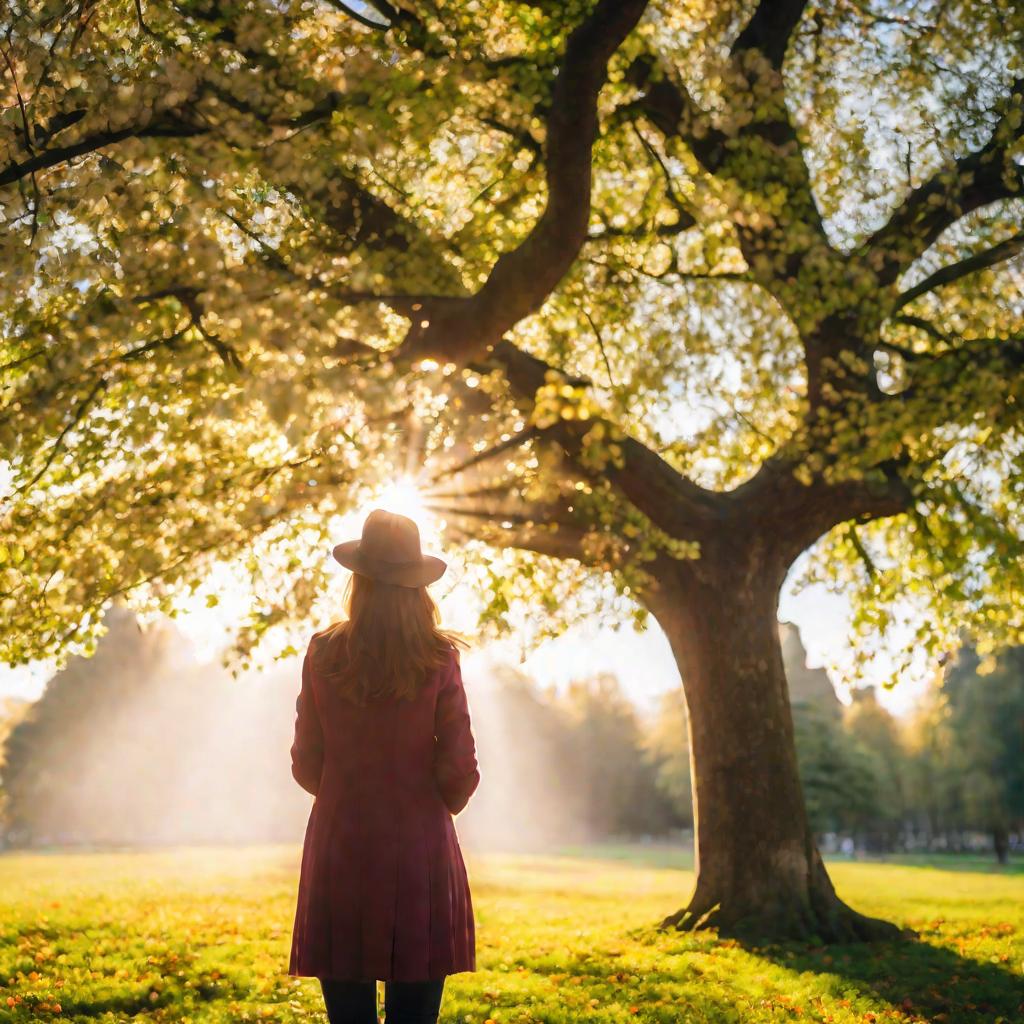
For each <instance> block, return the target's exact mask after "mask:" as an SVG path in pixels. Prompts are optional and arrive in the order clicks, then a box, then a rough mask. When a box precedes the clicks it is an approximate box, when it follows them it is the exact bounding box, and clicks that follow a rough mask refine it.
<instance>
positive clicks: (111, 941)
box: [0, 846, 1024, 1024]
mask: <svg viewBox="0 0 1024 1024" xmlns="http://www.w3.org/2000/svg"><path fill="white" fill-rule="evenodd" d="M634 851H635V853H636V856H635V857H634V858H633V859H630V857H629V850H628V849H627V848H626V847H621V848H618V847H617V848H616V849H615V850H614V855H615V857H616V859H615V860H614V861H608V860H603V859H597V858H595V857H593V856H586V855H585V848H583V847H579V848H577V849H576V850H575V852H574V854H573V855H572V856H538V855H527V854H516V855H512V854H488V855H486V856H480V855H478V856H475V857H470V858H469V860H468V865H469V871H470V876H471V879H472V881H473V886H474V889H473V898H474V906H475V907H476V911H477V936H478V966H479V970H478V971H477V972H476V973H472V974H461V975H455V976H452V977H451V978H449V981H448V987H447V991H446V995H445V1002H444V1006H443V1007H442V1016H441V1022H442V1024H454V1022H456V1021H457V1022H459V1024H484V1022H485V1021H493V1022H495V1024H531V1022H534V1024H539V1022H544V1024H570V1022H575V1021H581V1020H584V1019H585V1020H587V1021H595V1022H598V1024H613V1022H615V1024H618V1022H624V1021H648V1022H657V1024H670V1022H671V1024H677V1022H680V1021H686V1022H715V1024H732V1022H735V1024H740V1022H742V1024H767V1022H775V1021H798V1020H803V1021H821V1022H829V1024H865V1022H869V1021H876V1022H879V1024H881V1022H883V1021H884V1022H901V1024H933V1022H949V1024H973V1022H981V1021H986V1022H993V1021H997V1020H999V1019H1000V1018H1002V1019H1003V1021H1004V1024H1009V1022H1011V1021H1015V1020H1019V1019H1021V1010H1020V1007H1021V1005H1022V1004H1024V975H1022V964H1024V876H1022V875H1019V874H1015V875H999V874H971V873H965V872H956V873H949V872H944V871H936V870H933V869H928V868H916V867H902V866H892V865H881V864H835V865H833V866H832V871H833V876H834V877H835V879H836V883H837V887H838V888H839V890H840V894H841V895H842V896H843V897H844V898H847V899H850V900H852V901H854V902H855V903H856V904H857V905H858V906H860V907H863V908H864V910H865V911H867V912H868V913H873V914H885V915H886V916H888V917H891V918H893V919H895V920H898V921H899V922H900V923H901V924H905V925H909V926H911V927H913V928H915V929H917V930H918V931H919V932H920V934H921V940H920V941H918V942H909V943H897V944H881V945H878V946H871V945H857V946H847V947H828V948H826V947H822V946H815V945H813V944H810V945H789V946H775V947H771V948H769V949H764V950H750V949H746V948H744V947H743V946H742V945H740V944H739V943H737V942H734V941H731V940H719V939H718V938H717V937H716V936H715V935H713V934H709V933H698V934H684V933H674V932H668V933H663V932H657V931H654V930H653V929H652V928H651V927H650V925H651V922H653V921H655V920H656V919H658V918H659V917H660V916H661V914H662V913H663V911H664V909H665V908H666V907H667V906H672V905H674V904H675V903H677V902H679V900H680V897H681V896H683V895H685V893H686V892H687V891H688V889H689V888H690V887H691V885H692V874H691V873H690V872H689V871H688V870H683V869H680V868H672V867H664V866H659V867H654V866H650V864H649V863H648V862H647V859H646V855H645V854H644V851H643V849H642V848H641V849H639V850H637V848H634ZM298 856H299V853H298V848H297V847H292V846H288V847H249V848H209V849H198V848H189V849H172V850H163V851H154V852H140V853H106V854H103V853H100V854H92V853H71V854H21V853H11V854H7V855H5V856H3V857H0V922H2V925H0V1019H2V1020H4V1021H10V1022H12V1024H29V1022H32V1024H35V1022H37V1021H46V1020H73V1021H78V1022H83V1024H85V1022H90V1021H114V1020H123V1019H126V1018H127V1017H131V1018H132V1019H134V1020H136V1021H152V1022H157V1021H161V1022H168V1024H169V1022H172V1021H173V1022H178V1021H182V1020H190V1021H193V1022H196V1024H200V1022H201V1024H214V1022H216V1024H227V1022H229V1021H230V1022H236V1021H246V1020H248V1021H276V1022H280V1024H292V1022H295V1024H297V1022H299V1021H316V1022H318V1024H322V1022H323V1021H324V1020H325V1017H324V1015H323V1011H322V1002H321V999H320V995H319V989H318V986H317V984H316V982H315V981H313V980H311V979H303V980H299V979H293V978H289V977H287V976H286V975H285V974H284V973H283V972H284V968H285V964H286V953H287V944H288V941H289V937H290V932H289V928H290V925H291V914H292V912H293V909H294V895H295V884H296V869H297V866H298ZM657 860H658V863H659V864H661V865H664V864H665V863H668V862H669V861H666V859H665V858H662V857H659V858H658V859H657ZM680 862H682V858H680ZM58 1006H59V1009H57V1008H56V1007H58Z"/></svg>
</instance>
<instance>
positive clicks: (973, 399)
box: [0, 0, 1024, 663]
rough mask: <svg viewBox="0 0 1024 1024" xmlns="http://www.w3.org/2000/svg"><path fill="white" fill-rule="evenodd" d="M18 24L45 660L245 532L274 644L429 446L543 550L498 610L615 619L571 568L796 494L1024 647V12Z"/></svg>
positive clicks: (121, 6)
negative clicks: (330, 554)
mask: <svg viewBox="0 0 1024 1024" xmlns="http://www.w3.org/2000/svg"><path fill="white" fill-rule="evenodd" d="M5 22H6V23H5V24H4V33H3V35H4V41H3V46H2V56H3V62H2V65H0V66H2V68H3V69H4V79H3V83H4V84H3V108H4V109H3V117H2V119H0V188H2V191H0V216H2V218H3V224H4V232H3V235H2V242H0V245H2V259H3V265H4V268H5V273H4V276H3V280H2V282H0V321H2V324H3V338H4V340H3V346H2V355H0V368H2V369H0V372H2V378H0V380H2V388H3V408H2V411H0V459H2V460H3V462H2V472H3V475H4V478H5V484H6V486H5V492H6V494H5V497H4V498H3V501H2V504H0V523H2V530H0V533H2V536H3V542H2V545H0V602H2V603H0V607H2V612H3V622H4V626H3V631H2V644H0V651H2V657H3V658H4V659H5V660H6V661H9V662H12V663H17V662H23V661H27V660H29V659H31V658H34V657H38V656H46V655H55V656H58V657H62V656H63V655H64V654H65V652H66V651H67V650H68V647H69V645H71V646H74V645H76V644H84V645H86V646H88V644H89V643H90V642H91V640H92V639H93V638H94V637H95V634H96V631H97V630H98V629H99V628H100V627H99V623H100V611H101V609H102V607H103V606H104V604H105V603H106V602H108V601H109V600H110V598H111V597H114V596H116V595H122V594H126V593H131V594H134V595H135V596H136V598H137V599H138V600H139V601H140V602H144V601H145V600H149V601H153V602H156V603H162V604H164V605H165V606H167V605H168V604H169V603H171V602H172V601H173V599H174V594H175V593H176V592H177V591H179V590H180V589H181V588H182V587H183V586H186V585H187V584H189V583H191V582H194V581H196V580H198V579H199V578H201V576H202V574H203V573H204V572H205V571H206V570H207V569H208V568H209V567H210V565H211V564H212V563H213V562H214V561H215V560H217V559H223V558H231V557H241V558H242V559H243V561H244V560H245V559H248V568H249V569H250V570H251V571H252V573H253V575H254V586H255V587H256V591H257V598H256V600H255V603H254V613H253V619H252V621H251V623H250V624H249V631H248V634H247V635H248V639H243V641H242V642H241V646H242V648H243V649H247V647H248V645H250V644H251V643H252V642H254V641H255V639H256V638H257V637H258V635H259V634H260V633H261V632H262V631H263V630H265V629H266V628H267V627H268V626H269V625H271V624H273V623H274V622H276V621H279V620H294V619H297V618H299V617H301V616H302V615H304V614H305V613H306V612H307V611H308V610H309V608H310V607H311V605H312V603H313V602H314V601H315V600H316V597H317V595H318V594H320V593H322V592H323V589H324V587H325V585H326V580H327V577H326V574H325V572H324V568H323V566H322V564H321V563H318V562H315V561H311V559H310V554H309V553H310V552H311V551H313V550H316V549H317V548H318V547H320V548H322V547H323V545H324V541H325V539H326V535H327V534H328V533H329V529H330V522H331V516H332V514H334V513H335V512H338V511H344V510H346V509H348V508H351V507H353V506H354V505H356V504H358V503H359V502H361V501H362V500H363V498H364V497H365V495H366V493H367V490H368V489H369V488H372V487H373V486H374V485H375V484H376V483H377V482H378V481H379V480H380V479H381V478H382V477H384V476H386V475H387V474H389V473H393V472H395V471H396V470H397V471H402V470H405V469H407V468H408V467H410V466H414V467H416V468H417V470H418V469H419V467H421V466H426V467H427V476H428V477H429V479H430V480H431V481H432V485H431V486H432V495H433V496H432V502H433V504H434V505H435V507H436V508H437V509H438V511H439V513H440V514H442V515H444V516H445V517H446V520H447V522H448V526H449V530H450V535H451V536H452V537H455V538H467V537H473V538H478V539H481V540H483V541H491V542H495V543H499V544H501V545H503V546H515V547H518V548H521V549H523V550H524V551H526V552H529V554H528V555H527V556H525V557H526V559H527V560H526V561H524V562H522V563H517V564H516V565H510V564H507V563H501V564H500V565H499V564H491V565H490V566H488V567H487V569H486V573H485V575H484V577H483V578H484V579H485V580H486V581H487V582H488V584H489V586H490V589H491V592H492V600H491V601H490V602H489V604H488V605H487V614H488V615H489V616H490V617H492V618H496V619H500V618H501V616H502V615H503V614H504V612H505V609H506V607H507V605H508V604H509V601H510V600H511V599H513V598H514V597H516V596H517V595H518V596H521V595H523V594H525V593H527V592H532V593H534V594H536V593H539V594H541V595H543V596H544V598H545V602H546V608H547V610H548V612H549V614H550V616H551V618H552V619H554V618H556V617H557V613H558V612H559V609H571V607H572V605H571V603H569V602H567V601H566V600H565V598H566V595H567V594H569V593H571V592H572V589H573V584H574V583H575V582H576V580H577V579H578V576H574V575H573V574H566V572H565V570H564V568H557V567H556V566H555V564H554V563H553V562H552V561H551V559H562V558H569V559H573V560H574V561H573V563H572V564H574V565H578V566H579V567H580V572H581V573H587V574H590V575H591V576H592V574H593V572H594V571H595V570H597V571H598V572H609V573H610V574H611V576H610V577H609V578H610V579H612V580H613V581H614V582H615V583H616V585H617V588H618V591H619V593H620V594H622V595H624V596H625V598H626V599H627V600H629V599H630V598H631V597H632V596H634V595H635V594H636V593H637V591H638V589H641V588H642V587H643V586H644V584H645V581H646V580H647V576H646V575H645V573H646V571H647V569H649V568H650V566H651V564H652V563H653V562H654V561H655V560H658V559H664V558H666V557H667V558H670V559H674V560H698V561H699V556H700V555H701V554H702V553H703V552H706V551H708V550H709V547H710V546H711V545H712V544H713V543H715V537H717V536H720V535H722V534H723V532H724V533H725V534H728V533H729V531H730V530H739V529H741V527H740V526H739V525H737V524H739V523H741V522H742V523H745V524H747V525H746V526H743V527H742V529H743V530H744V531H745V530H747V528H748V527H749V526H750V524H751V523H752V522H755V521H756V524H757V528H758V529H762V528H763V529H765V530H773V531H774V534H775V535H777V536H778V538H779V541H778V544H779V550H780V554H779V558H780V559H782V560H783V561H784V562H785V564H787V565H788V564H789V563H790V562H791V561H792V560H793V559H794V558H795V557H796V556H797V555H798V554H799V553H800V552H802V551H803V550H805V549H806V548H808V547H809V546H811V545H815V548H814V557H813V558H812V560H811V562H810V563H809V565H808V567H807V577H808V578H824V579H828V580H830V581H831V582H833V583H835V584H837V585H842V586H844V587H846V588H847V589H848V590H849V591H850V592H851V593H854V594H855V595H856V596H857V597H858V598H859V604H858V607H859V609H860V617H859V620H858V621H859V623H860V625H861V626H862V628H863V629H864V630H865V631H868V630H875V629H878V628H883V629H884V628H885V627H886V626H887V625H888V624H889V622H890V621H891V620H892V617H893V616H894V614H896V611H897V610H898V609H899V608H900V607H908V603H907V602H909V606H912V607H913V608H915V609H916V611H917V612H918V613H919V616H920V617H919V625H918V630H919V631H918V633H917V634H916V635H915V637H914V641H913V644H914V646H916V647H918V648H920V647H922V646H926V645H931V646H932V647H934V648H938V647H941V646H944V645H947V644H949V643H950V642H951V637H952V636H953V632H954V631H955V630H956V629H958V628H959V627H961V626H964V625H966V626H967V627H968V628H969V630H970V632H971V633H973V635H974V636H975V637H976V639H977V641H978V643H979V645H980V649H982V650H983V651H984V650H985V649H986V646H987V647H988V648H991V647H993V646H995V645H997V644H999V643H1005V642H1008V641H1011V640H1015V641H1017V642H1021V641H1022V640H1024V636H1022V633H1024V620H1022V614H1024V613H1022V610H1021V609H1022V605H1021V602H1020V600H1019V595H1020V592H1021V587H1022V584H1024V579H1022V574H1024V563H1022V559H1021V557H1020V555H1021V536H1022V518H1021V491H1022V466H1024V460H1022V459H1021V458H1020V455H1021V434H1020V426H1021V407H1022V397H1024V395H1022V383H1024V372H1022V371H1024V333H1022V331H1024V320H1022V317H1024V308H1022V307H1024V300H1022V292H1021V284H1020V282H1021V270H1020V259H1019V253H1020V250H1021V246H1022V243H1024V234H1022V229H1021V211H1022V205H1021V198H1020V196H1021V192H1020V188H1021V178H1022V152H1024V144H1022V141H1021V136H1022V113H1024V110H1022V98H1024V66H1022V62H1021V52H1022V46H1021V40H1022V34H1024V12H1022V10H1021V8H1020V6H1019V5H1017V4H1015V3H1012V2H1009V0H999V2H992V0H986V2H984V3H983V2H980V0H959V2H955V3H940V2H937V0H935V2H923V3H916V4H898V5H891V4H882V3H878V2H876V3H873V2H871V0H822V2H816V3H807V2H801V0H778V2H774V3H768V2H767V0H765V2H762V3H760V4H755V3H750V2H736V3H725V2H721V0H718V2H713V0H689V2H687V3H668V2H656V0H651V2H646V3H645V2H643V0H600V2H598V3H592V2H578V0H574V2H568V3H558V4H554V3H548V2H546V0H538V2H535V3H525V2H523V3H519V2H495V3H488V4H481V3H479V2H478V0H447V2H445V3H440V2H439V3H432V2H427V3H416V4H413V3H404V2H403V3H400V4H388V3H384V2H377V3H373V4H370V3H350V4H345V3H341V2H340V0H339V2H333V3H332V2H329V0H313V2H308V0H303V2H298V0H283V2H276V3H267V2H264V0H240V2H235V0H225V2H218V0H187V2H186V0H182V2H165V0H161V2H138V0H114V2H110V3H102V4H100V3H98V2H95V0H83V2H80V3H76V4H64V3H59V2H58V3H53V2H42V0H37V2H15V3H12V4H9V5H8V7H7V13H6V15H5ZM740 509H742V510H743V518H742V519H741V518H739V516H738V512H737V510H740ZM819 538H820V539H819ZM901 602H902V605H901ZM566 614H568V612H566Z"/></svg>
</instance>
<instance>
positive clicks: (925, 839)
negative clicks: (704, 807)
mask: <svg viewBox="0 0 1024 1024" xmlns="http://www.w3.org/2000/svg"><path fill="white" fill-rule="evenodd" d="M781 630H782V639H783V652H784V657H785V662H786V668H787V676H788V678H789V683H790V691H791V698H792V704H793V720H794V729H795V732H796V745H797V754H798V758H799V763H800V773H801V778H802V780H803V785H804V791H805V797H806V801H807V808H808V814H809V816H810V818H811V822H812V827H813V828H814V830H815V832H816V833H817V834H818V836H819V838H820V840H821V842H822V845H823V846H824V847H825V849H826V850H831V851H833V852H834V851H837V850H846V851H848V852H849V851H853V850H857V851H863V852H867V853H892V852H901V851H954V852H960V851H966V850H982V849H984V850H988V851H992V852H994V854H995V855H996V856H997V857H998V858H999V860H1000V861H1005V860H1006V859H1007V857H1008V855H1009V852H1010V850H1011V848H1017V849H1021V848H1024V648H1019V649H1014V650H1011V651H1009V652H1007V653H1005V654H1004V655H1003V656H1002V657H1001V658H999V659H998V660H997V661H996V663H995V668H994V670H993V671H991V672H987V673H982V672H980V671H979V660H978V657H977V656H976V655H975V654H974V652H973V651H971V650H970V649H965V650H964V651H963V652H962V653H961V654H960V655H959V657H958V658H957V659H956V660H955V661H954V662H953V663H952V664H950V665H949V666H947V668H946V669H945V670H944V671H943V672H940V673H937V675H936V677H935V678H934V680H933V681H932V684H931V686H930V688H929V690H928V692H927V693H926V694H925V695H924V697H923V699H922V700H921V701H920V703H919V704H918V705H917V707H916V708H915V709H914V711H913V712H912V713H911V714H910V715H909V716H906V717H901V718H897V717H895V716H894V715H892V714H891V713H890V712H889V711H887V710H886V709H885V707H884V706H883V705H882V704H880V703H879V701H878V700H877V697H876V693H875V691H874V690H873V689H863V690H857V691H854V693H853V696H852V701H851V703H850V704H849V705H848V706H844V705H843V704H842V703H840V701H839V700H838V699H837V698H836V695H835V691H834V690H833V688H832V685H831V683H830V682H829V680H828V677H827V675H826V674H825V673H824V672H823V671H822V670H813V669H808V668H807V667H806V652H805V651H804V648H803V646H802V645H801V643H800V639H799V636H798V634H797V632H796V630H795V628H793V627H792V626H788V625H783V626H782V627H781ZM524 707H531V711H530V714H529V716H528V717H527V719H525V720H524V718H523V716H522V714H521V711H522V709H523V708H524ZM493 710H494V712H495V713H497V714H498V716H499V719H500V720H501V721H503V722H504V726H503V727H499V728H493V727H492V725H491V723H490V721H489V720H488V721H487V723H486V726H485V731H484V739H485V740H486V742H485V743H483V744H482V746H483V752H482V757H483V758H484V759H485V760H486V758H488V757H489V756H491V752H492V750H500V749H501V748H502V747H503V745H504V744H510V745H511V747H512V749H513V750H518V751H527V750H532V753H531V754H530V755H529V756H528V757H526V760H527V761H529V762H530V763H531V764H533V765H534V766H539V765H543V766H545V767H544V769H543V770H542V771H540V772H538V770H537V769H536V768H534V770H532V771H529V772H526V773H525V774H523V775H521V776H520V777H519V778H518V780H517V781H516V783H515V786H514V790H513V791H512V792H510V793H509V794H508V795H507V797H506V800H505V802H504V810H505V812H506V820H507V821H509V823H510V824H509V826H508V827H509V828H513V827H515V823H516V822H521V821H522V820H524V818H527V817H529V816H532V817H533V818H534V820H535V821H537V822H538V823H539V824H540V825H541V826H542V828H541V831H542V833H543V835H544V837H545V838H550V837H552V836H554V837H558V838H560V837H561V836H562V832H561V831H560V830H559V829H558V827H557V825H558V822H557V821H550V820H548V818H549V817H550V816H551V814H555V815H557V814H558V813H559V812H558V808H563V809H564V808H565V807H566V806H567V802H568V801H573V803H572V806H571V812H570V813H569V814H568V815H567V816H566V817H567V820H571V821H574V822H575V823H577V825H578V826H579V832H580V834H581V835H586V836H590V837H594V836H606V835H634V836H635V835H641V834H642V835H650V836H659V835H666V834H669V833H672V832H677V831H686V830H688V829H690V828H692V825H693V807H692V801H691V793H690V759H689V750H688V746H687V739H686V736H687V730H686V706H685V701H684V700H683V696H682V692H681V691H671V692H669V693H666V694H665V695H664V696H663V697H662V699H661V702H660V705H659V707H658V709H657V712H656V713H655V714H654V715H653V716H652V717H651V718H648V719H643V718H641V717H640V715H639V714H638V712H637V710H636V708H635V707H634V705H633V704H632V703H631V702H630V701H629V700H628V699H627V698H626V697H625V695H624V693H623V690H622V687H621V686H620V684H619V681H618V680H617V679H615V678H614V677H613V676H607V675H605V676H598V677H597V678H593V679H589V680H584V681H581V682H578V683H575V684H573V685H572V686H570V687H569V688H568V691H567V692H565V693H563V694H561V695H557V694H555V693H554V692H553V691H546V692H543V693H542V692H541V691H539V690H538V689H537V688H536V687H535V686H534V685H533V684H532V683H531V681H530V680H528V679H526V678H524V677H515V676H512V675H510V676H509V677H508V678H506V679H505V680H504V681H503V682H502V684H501V686H500V687H499V689H498V696H497V700H496V702H495V704H494V706H493ZM488 717H489V716H488ZM526 721H528V722H529V725H528V726H527V727H526V729H525V731H524V732H523V734H521V735H519V734H517V733H516V727H514V726H512V725H510V724H509V723H515V722H518V723H520V726H519V728H520V729H521V728H522V727H523V724H524V723H525V722H526ZM510 729H511V730H512V732H511V733H510V732H509V730H510ZM504 756H506V757H507V756H508V755H507V754H506V755H504ZM538 776H539V777H538ZM548 808H554V809H553V810H550V809H548ZM485 812H486V808H481V809H480V811H479V815H480V816H481V817H483V815H484V814H485ZM487 825H488V829H494V830H496V831H497V832H498V833H500V832H501V829H502V824H501V821H495V822H488V823H487ZM488 829H483V828H482V829H481V832H485V831H487V830H488Z"/></svg>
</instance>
